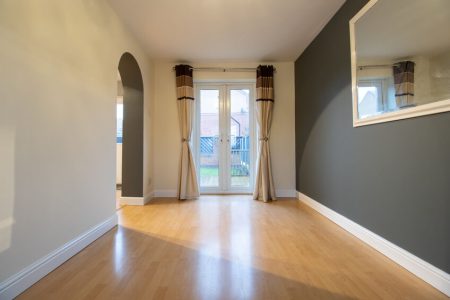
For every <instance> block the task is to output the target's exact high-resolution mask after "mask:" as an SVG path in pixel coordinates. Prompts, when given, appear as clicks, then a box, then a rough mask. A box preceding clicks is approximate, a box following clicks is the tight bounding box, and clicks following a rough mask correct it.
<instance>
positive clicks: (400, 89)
mask: <svg viewBox="0 0 450 300" xmlns="http://www.w3.org/2000/svg"><path fill="white" fill-rule="evenodd" d="M414 66H415V63H414V62H412V61H402V62H399V63H397V64H395V65H394V67H393V72H394V84H395V101H396V102H397V106H398V107H399V108H406V107H411V106H415V104H414Z"/></svg>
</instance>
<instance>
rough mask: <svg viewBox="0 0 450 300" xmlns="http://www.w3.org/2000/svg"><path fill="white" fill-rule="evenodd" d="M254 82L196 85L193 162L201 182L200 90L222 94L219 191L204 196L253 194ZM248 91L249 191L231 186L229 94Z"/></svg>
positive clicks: (210, 190)
mask: <svg viewBox="0 0 450 300" xmlns="http://www.w3.org/2000/svg"><path fill="white" fill-rule="evenodd" d="M255 83H256V82H255V81H254V80H246V81H214V82H212V81H196V82H194V89H195V95H196V99H197V101H196V102H195V103H196V105H195V116H194V122H195V124H194V134H193V137H194V139H193V148H194V159H195V162H196V165H197V177H198V182H200V134H199V133H200V118H199V116H200V105H199V104H200V102H199V101H200V90H201V89H214V90H219V128H220V139H221V140H222V142H221V143H220V144H221V145H220V154H219V187H218V188H216V187H200V192H201V193H202V194H251V193H252V192H253V186H254V176H255V160H256V122H255V101H254V100H255V98H254V97H255ZM241 88H248V89H249V90H250V95H249V127H250V129H249V131H250V132H249V135H250V149H249V154H250V168H249V169H250V176H249V180H250V185H249V187H248V188H239V187H232V186H231V180H230V179H231V176H230V175H231V174H230V156H231V149H230V148H231V146H230V130H231V129H230V114H231V113H230V91H231V90H233V89H241Z"/></svg>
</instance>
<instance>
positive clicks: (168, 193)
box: [153, 190, 177, 198]
mask: <svg viewBox="0 0 450 300" xmlns="http://www.w3.org/2000/svg"><path fill="white" fill-rule="evenodd" d="M153 197H155V198H176V197H177V190H155V191H154V193H153Z"/></svg>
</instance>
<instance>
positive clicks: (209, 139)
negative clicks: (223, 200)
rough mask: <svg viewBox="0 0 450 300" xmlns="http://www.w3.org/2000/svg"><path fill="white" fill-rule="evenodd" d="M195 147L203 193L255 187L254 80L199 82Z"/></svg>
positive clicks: (245, 190) (244, 189) (197, 87)
mask: <svg viewBox="0 0 450 300" xmlns="http://www.w3.org/2000/svg"><path fill="white" fill-rule="evenodd" d="M195 88H196V94H197V95H196V96H197V97H196V99H197V101H196V118H195V120H196V124H195V125H196V126H195V134H194V137H195V141H194V143H195V144H194V149H195V153H196V162H197V173H198V177H199V178H198V179H199V180H198V181H199V185H200V191H201V192H202V193H248V192H251V191H252V188H253V173H254V172H253V169H254V156H255V155H254V153H255V151H254V150H255V149H254V132H255V126H254V114H253V110H254V109H253V102H254V101H252V100H253V92H254V84H196V86H195Z"/></svg>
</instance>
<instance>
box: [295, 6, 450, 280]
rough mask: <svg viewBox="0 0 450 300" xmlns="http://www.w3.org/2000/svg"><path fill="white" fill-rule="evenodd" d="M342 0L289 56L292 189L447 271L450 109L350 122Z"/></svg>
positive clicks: (348, 12)
mask: <svg viewBox="0 0 450 300" xmlns="http://www.w3.org/2000/svg"><path fill="white" fill-rule="evenodd" d="M365 3H366V1H365V0H351V1H350V0H349V1H347V2H346V3H345V4H344V5H343V7H342V8H341V9H340V10H339V11H338V12H337V13H336V15H335V16H334V17H333V18H332V20H331V21H330V22H329V23H328V24H327V25H326V27H325V28H324V29H323V31H322V32H321V33H320V34H319V35H318V36H317V37H316V39H315V40H314V41H313V42H312V43H311V44H310V45H309V47H308V48H307V49H306V51H305V52H304V53H303V54H302V55H301V56H300V57H299V58H298V60H297V61H296V62H295V85H296V88H295V91H296V95H295V98H296V103H295V110H296V112H295V114H296V115H295V120H296V125H295V126H296V163H297V166H296V170H297V179H296V180H297V190H298V191H300V192H302V193H304V194H306V195H308V196H310V197H311V198H313V199H315V200H316V201H319V202H320V203H322V204H324V205H326V206H328V207H329V208H331V209H333V210H335V211H337V212H338V213H340V214H342V215H344V216H346V217H348V218H349V219H351V220H353V221H355V222H356V223H358V224H361V225H362V226H364V227H366V228H368V229H369V230H371V231H373V232H375V233H377V234H378V235H380V236H382V237H384V238H386V239H387V240H389V241H391V242H393V243H395V244H397V245H398V246H400V247H402V248H403V249H406V250H407V251H409V252H411V253H413V254H415V255H416V256H418V257H420V258H422V259H424V260H426V261H428V262H429V263H431V264H433V265H435V266H436V267H438V268H440V269H442V270H444V271H446V272H450V255H449V253H450V218H449V212H450V184H449V183H450V155H449V153H450V134H449V132H450V113H442V114H437V115H430V116H425V117H419V118H413V119H406V120H401V121H397V122H389V123H382V124H376V125H371V126H363V127H359V128H353V127H352V94H351V72H350V47H349V25H348V21H349V20H350V19H351V18H352V17H353V15H354V14H355V13H356V12H357V11H359V9H360V8H361V7H362V6H363V5H364V4H365Z"/></svg>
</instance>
